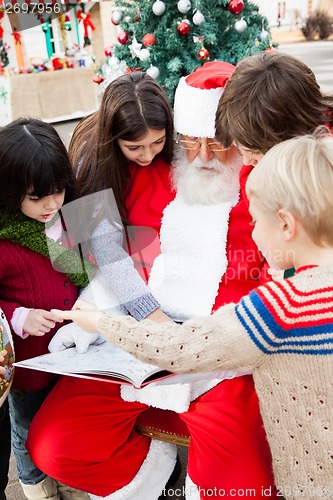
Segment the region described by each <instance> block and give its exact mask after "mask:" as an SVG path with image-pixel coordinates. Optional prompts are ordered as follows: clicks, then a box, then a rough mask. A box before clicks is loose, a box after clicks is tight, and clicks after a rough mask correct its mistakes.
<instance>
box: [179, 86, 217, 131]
mask: <svg viewBox="0 0 333 500" xmlns="http://www.w3.org/2000/svg"><path fill="white" fill-rule="evenodd" d="M222 93H223V88H222V87H218V88H216V89H209V90H208V89H199V88H197V87H191V86H190V85H188V84H187V83H186V77H182V78H181V79H180V80H179V84H178V87H177V89H176V93H175V104H174V123H175V130H176V132H179V133H180V134H184V135H189V136H192V137H212V138H213V137H215V114H216V110H217V106H218V103H219V100H220V97H221V95H222Z"/></svg>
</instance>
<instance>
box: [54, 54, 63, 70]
mask: <svg viewBox="0 0 333 500" xmlns="http://www.w3.org/2000/svg"><path fill="white" fill-rule="evenodd" d="M52 66H53V69H54V70H55V71H57V70H59V69H63V68H64V63H63V62H62V61H61V60H60V58H59V57H54V58H53V59H52Z"/></svg>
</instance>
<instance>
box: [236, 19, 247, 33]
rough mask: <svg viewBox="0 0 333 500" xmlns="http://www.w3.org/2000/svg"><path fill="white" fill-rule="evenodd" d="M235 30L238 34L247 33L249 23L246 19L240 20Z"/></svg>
mask: <svg viewBox="0 0 333 500" xmlns="http://www.w3.org/2000/svg"><path fill="white" fill-rule="evenodd" d="M234 28H235V30H236V31H237V33H243V31H245V30H246V28H247V22H246V21H245V20H244V19H240V20H239V21H236V22H235V24H234Z"/></svg>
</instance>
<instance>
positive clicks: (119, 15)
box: [111, 10, 123, 24]
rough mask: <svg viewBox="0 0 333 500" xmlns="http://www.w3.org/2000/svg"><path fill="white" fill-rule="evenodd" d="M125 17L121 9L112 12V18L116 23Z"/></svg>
mask: <svg viewBox="0 0 333 500" xmlns="http://www.w3.org/2000/svg"><path fill="white" fill-rule="evenodd" d="M122 18H123V13H122V12H121V11H120V10H115V11H113V12H112V14H111V19H112V22H114V24H119V23H120V21H121V20H122Z"/></svg>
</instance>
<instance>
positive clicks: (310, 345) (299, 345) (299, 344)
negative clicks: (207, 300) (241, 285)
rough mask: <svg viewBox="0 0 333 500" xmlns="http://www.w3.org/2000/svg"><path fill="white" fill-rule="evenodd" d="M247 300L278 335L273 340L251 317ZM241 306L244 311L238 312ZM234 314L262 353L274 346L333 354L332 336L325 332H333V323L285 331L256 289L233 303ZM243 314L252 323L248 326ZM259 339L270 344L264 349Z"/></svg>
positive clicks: (285, 349) (311, 352)
mask: <svg viewBox="0 0 333 500" xmlns="http://www.w3.org/2000/svg"><path fill="white" fill-rule="evenodd" d="M247 301H250V302H251V303H252V306H253V307H254V308H255V310H256V312H257V313H258V315H259V316H260V318H261V320H262V322H263V323H264V324H265V327H266V328H267V329H268V330H269V331H270V332H271V333H272V335H274V337H277V339H276V340H272V339H271V338H270V337H269V336H268V334H267V333H266V332H265V330H264V329H263V327H262V326H261V325H260V323H259V322H258V320H257V319H256V318H255V317H254V315H253V313H252V312H251V310H250V309H249V307H248V306H247ZM241 306H242V307H243V309H244V313H243V312H241V311H240V308H241ZM245 313H246V314H245ZM236 315H237V317H238V319H239V321H240V322H241V324H242V325H243V327H244V328H245V330H246V331H247V333H248V335H249V336H250V338H251V339H252V341H253V342H254V344H255V345H256V346H257V347H258V348H259V349H260V350H261V351H262V352H264V353H268V354H269V353H270V354H272V352H271V348H274V350H278V351H279V353H282V352H284V353H299V354H323V355H324V354H332V353H333V335H332V336H331V337H327V335H328V334H333V322H330V323H327V324H325V325H315V326H313V327H311V326H309V327H304V328H290V329H288V330H286V329H283V328H282V327H281V326H280V325H279V324H278V323H277V322H276V321H275V319H274V317H273V316H272V314H271V312H270V311H269V309H268V308H267V307H266V305H265V304H264V303H263V301H262V299H261V298H260V296H259V295H258V294H257V293H256V292H251V294H250V295H249V296H248V297H246V298H243V299H242V300H241V301H240V304H239V305H237V306H236ZM246 315H247V316H248V318H249V319H250V321H251V322H252V324H253V326H251V325H250V323H249V320H248V318H247V316H246ZM315 335H323V337H322V338H320V339H314V338H313V336H315ZM324 335H325V336H324ZM290 336H293V337H295V338H294V339H291V340H286V337H290ZM301 336H302V337H309V339H306V340H298V339H297V337H301ZM311 337H312V338H311ZM262 341H265V342H266V343H267V344H268V346H269V347H268V348H267V347H266V346H265V345H263V344H262ZM324 344H328V346H327V347H325V348H324V349H318V350H316V349H314V347H315V346H318V347H320V346H321V345H324ZM331 346H332V347H331ZM268 349H269V350H268Z"/></svg>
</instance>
